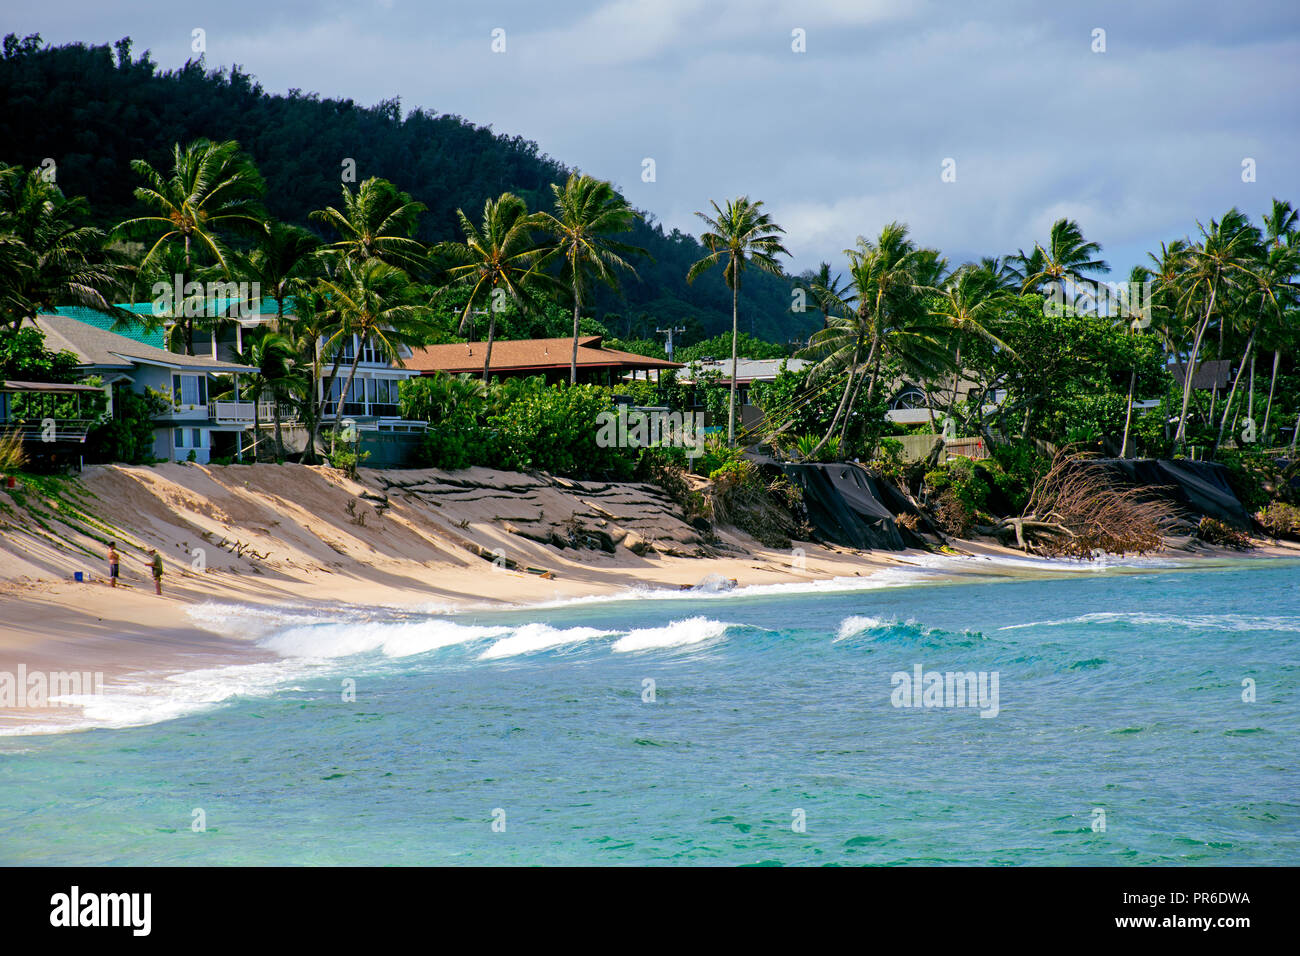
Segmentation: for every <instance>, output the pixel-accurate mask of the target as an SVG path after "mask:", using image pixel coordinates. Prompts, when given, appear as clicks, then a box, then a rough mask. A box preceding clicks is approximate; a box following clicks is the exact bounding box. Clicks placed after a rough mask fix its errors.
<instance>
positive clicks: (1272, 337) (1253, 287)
mask: <svg viewBox="0 0 1300 956" xmlns="http://www.w3.org/2000/svg"><path fill="white" fill-rule="evenodd" d="M1257 253H1258V254H1257V256H1256V257H1255V260H1254V261H1253V262H1252V263H1251V264H1250V271H1251V277H1252V279H1253V280H1254V281H1253V283H1252V284H1250V285H1249V286H1248V287H1247V289H1246V295H1245V296H1243V300H1242V303H1241V308H1239V309H1236V310H1235V314H1234V316H1233V325H1234V326H1235V328H1236V330H1237V331H1238V332H1241V333H1248V335H1247V338H1246V346H1245V348H1244V349H1243V351H1242V354H1241V362H1240V363H1239V364H1238V366H1237V374H1236V375H1235V376H1234V377H1233V381H1232V389H1231V390H1230V391H1229V392H1228V400H1227V402H1226V403H1225V404H1224V408H1223V417H1222V419H1221V420H1220V421H1219V431H1218V435H1217V436H1216V438H1215V440H1214V448H1213V450H1212V451H1211V457H1213V456H1214V455H1216V454H1217V453H1218V450H1219V445H1220V444H1221V443H1222V441H1223V433H1224V429H1225V428H1226V427H1227V424H1228V416H1229V415H1230V414H1231V412H1232V402H1233V399H1234V398H1235V397H1236V395H1237V386H1238V385H1239V384H1240V383H1241V376H1242V373H1243V372H1245V370H1246V366H1247V364H1248V363H1249V365H1250V391H1249V397H1248V399H1247V404H1246V416H1247V418H1249V419H1251V420H1252V421H1253V420H1254V415H1255V354H1256V353H1255V351H1254V349H1255V343H1256V341H1257V340H1258V339H1259V338H1260V337H1261V336H1262V337H1267V338H1268V340H1269V342H1276V341H1277V340H1278V338H1279V337H1280V336H1282V335H1284V334H1285V330H1286V312H1287V309H1288V306H1290V305H1291V304H1293V303H1294V300H1295V293H1296V286H1295V285H1294V283H1293V282H1292V281H1291V279H1292V276H1294V275H1295V274H1296V272H1297V266H1298V265H1300V259H1298V257H1297V255H1296V251H1295V250H1293V249H1292V248H1291V247H1289V246H1284V245H1275V244H1273V243H1272V242H1265V244H1264V245H1262V246H1260V247H1259V248H1258V250H1257ZM1279 351H1280V350H1279V349H1275V350H1274V352H1273V354H1274V356H1277V355H1278V352H1279ZM1276 372H1277V359H1276V358H1275V359H1274V376H1276ZM1271 393H1272V388H1271V387H1270V395H1271ZM1233 427H1234V428H1235V427H1236V426H1235V425H1234V426H1233Z"/></svg>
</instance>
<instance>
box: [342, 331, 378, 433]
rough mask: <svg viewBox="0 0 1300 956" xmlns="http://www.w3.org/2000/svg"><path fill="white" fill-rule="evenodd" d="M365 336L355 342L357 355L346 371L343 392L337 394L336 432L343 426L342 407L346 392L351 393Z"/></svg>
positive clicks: (346, 397) (364, 344) (346, 398)
mask: <svg viewBox="0 0 1300 956" xmlns="http://www.w3.org/2000/svg"><path fill="white" fill-rule="evenodd" d="M367 338H369V336H367V335H363V336H361V338H360V339H358V340H357V354H356V355H354V356H353V357H352V367H351V368H349V369H348V380H347V381H346V382H344V383H343V391H342V392H340V393H339V406H338V408H336V409H335V410H334V430H335V431H338V430H339V428H340V427H342V425H343V406H344V404H345V403H346V402H347V400H348V392H350V391H352V380H353V379H354V378H356V377H357V366H358V365H360V364H361V353H362V351H363V350H364V349H365V347H366V339H367Z"/></svg>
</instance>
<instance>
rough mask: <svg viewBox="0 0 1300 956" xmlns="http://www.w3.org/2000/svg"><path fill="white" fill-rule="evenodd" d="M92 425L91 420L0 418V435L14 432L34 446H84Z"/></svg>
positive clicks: (92, 421) (93, 421)
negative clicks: (59, 444)
mask: <svg viewBox="0 0 1300 956" xmlns="http://www.w3.org/2000/svg"><path fill="white" fill-rule="evenodd" d="M94 425H95V420H94V419H91V418H27V419H24V418H12V419H11V418H4V417H0V433H4V432H16V433H17V434H18V435H19V436H20V437H21V438H22V440H23V441H24V442H31V443H35V444H56V443H71V444H76V445H81V444H85V441H86V434H87V432H89V431H90V429H91V428H93V427H94Z"/></svg>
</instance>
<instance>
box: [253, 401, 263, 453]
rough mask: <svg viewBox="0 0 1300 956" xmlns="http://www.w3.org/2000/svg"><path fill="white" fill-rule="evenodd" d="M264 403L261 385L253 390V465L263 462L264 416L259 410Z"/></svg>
mask: <svg viewBox="0 0 1300 956" xmlns="http://www.w3.org/2000/svg"><path fill="white" fill-rule="evenodd" d="M261 402H262V386H261V384H260V383H259V384H258V386H257V388H255V389H254V390H253V464H257V463H258V462H259V461H261V460H262V416H261V409H260V408H259V406H260V404H261Z"/></svg>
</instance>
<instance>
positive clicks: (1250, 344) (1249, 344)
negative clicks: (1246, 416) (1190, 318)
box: [1210, 330, 1255, 458]
mask: <svg viewBox="0 0 1300 956" xmlns="http://www.w3.org/2000/svg"><path fill="white" fill-rule="evenodd" d="M1254 347H1255V332H1254V331H1253V330H1252V331H1251V333H1250V338H1249V339H1248V340H1247V341H1246V351H1245V352H1243V353H1242V355H1241V364H1240V365H1239V366H1237V374H1236V375H1235V376H1233V379H1232V390H1231V391H1229V392H1228V401H1227V402H1226V403H1224V406H1223V418H1222V419H1220V421H1219V434H1218V436H1216V437H1215V439H1214V446H1213V447H1212V448H1211V449H1210V457H1211V458H1213V457H1215V456H1216V455H1217V454H1218V453H1219V445H1220V444H1221V443H1222V442H1223V429H1224V427H1225V426H1226V425H1227V424H1228V416H1229V415H1230V414H1232V400H1233V399H1234V398H1236V397H1237V385H1238V384H1240V382H1241V373H1242V372H1244V371H1245V370H1246V357H1247V356H1248V355H1250V350H1251V349H1253V348H1254ZM1233 428H1234V430H1235V428H1236V426H1235V425H1234V426H1233Z"/></svg>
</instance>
